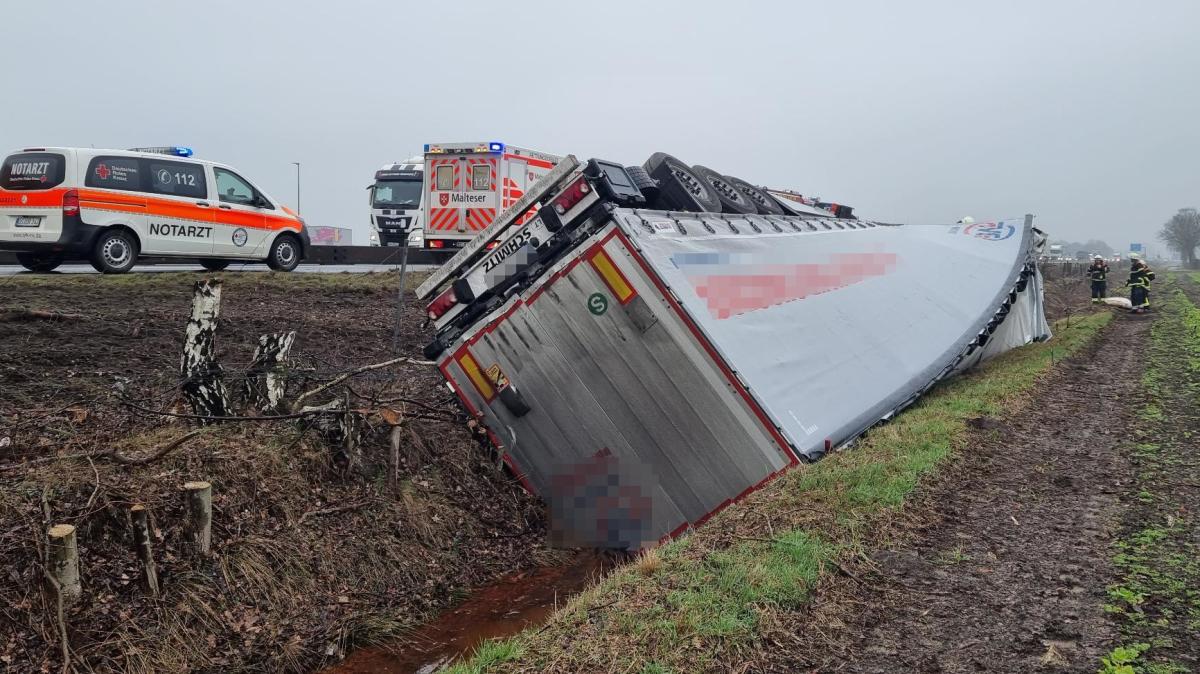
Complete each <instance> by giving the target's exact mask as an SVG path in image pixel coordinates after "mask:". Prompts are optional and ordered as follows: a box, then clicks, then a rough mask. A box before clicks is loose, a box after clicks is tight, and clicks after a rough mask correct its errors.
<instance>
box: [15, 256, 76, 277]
mask: <svg viewBox="0 0 1200 674" xmlns="http://www.w3.org/2000/svg"><path fill="white" fill-rule="evenodd" d="M64 259H66V256H65V255H63V254H62V253H17V262H20V263H21V266H22V267H24V268H26V269H28V270H29V271H36V272H38V273H42V274H44V273H46V272H48V271H54V270H55V269H57V268H58V265H60V264H62V263H63V260H64Z"/></svg>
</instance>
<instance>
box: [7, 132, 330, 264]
mask: <svg viewBox="0 0 1200 674" xmlns="http://www.w3.org/2000/svg"><path fill="white" fill-rule="evenodd" d="M192 154H193V153H192V150H191V149H190V148H186V147H153V148H134V149H132V150H97V149H94V148H54V147H41V148H26V149H23V150H18V151H15V152H13V153H11V154H9V156H8V157H7V158H5V160H4V163H3V164H0V250H5V251H14V252H16V254H17V260H18V261H19V262H20V263H21V265H22V266H24V267H25V268H26V269H29V270H30V271H36V272H48V271H51V270H53V269H54V268H56V267H58V266H59V265H60V264H62V263H63V262H64V261H67V260H80V259H83V260H87V261H89V262H91V264H92V266H93V267H95V268H96V270H97V271H100V272H103V273H107V274H120V273H124V272H127V271H129V270H130V269H132V268H133V266H134V264H135V263H136V262H137V260H138V258H139V257H151V256H152V257H170V258H188V259H192V260H196V261H198V262H199V264H200V265H201V266H203V267H204V268H205V269H208V270H210V271H219V270H221V269H224V268H225V267H226V266H228V265H229V263H230V262H233V261H245V262H251V261H253V262H264V261H265V262H266V263H267V265H268V266H270V267H271V269H274V270H276V271H292V270H293V269H295V268H296V265H297V264H299V263H300V260H301V259H303V257H304V254H305V252H306V251H307V249H308V246H309V244H310V242H309V236H308V232H307V230H306V229H305V226H304V220H303V219H301V218H300V216H299V215H297V214H296V213H295V212H294V211H292V210H291V209H289V208H288V207H286V206H284V205H283V204H282V203H280V202H279V201H278V200H277V199H274V198H272V197H271V196H270V195H268V194H267V193H266V192H264V191H263V190H261V189H259V188H258V187H256V186H255V185H254V184H253V183H251V182H250V181H249V180H247V179H246V178H244V177H242V176H241V175H240V174H239V173H238V172H237V171H236V170H235V169H233V168H232V167H229V166H226V165H224V164H218V163H215V162H210V161H202V160H198V159H194V158H192Z"/></svg>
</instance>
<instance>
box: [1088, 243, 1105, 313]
mask: <svg viewBox="0 0 1200 674" xmlns="http://www.w3.org/2000/svg"><path fill="white" fill-rule="evenodd" d="M1087 275H1088V278H1089V279H1091V280H1092V304H1099V303H1100V302H1101V301H1102V300H1103V299H1104V296H1105V295H1106V294H1107V293H1108V263H1107V262H1105V261H1104V258H1103V257H1100V256H1099V255H1097V256H1096V258H1095V259H1094V260H1092V266H1090V267H1088V269H1087Z"/></svg>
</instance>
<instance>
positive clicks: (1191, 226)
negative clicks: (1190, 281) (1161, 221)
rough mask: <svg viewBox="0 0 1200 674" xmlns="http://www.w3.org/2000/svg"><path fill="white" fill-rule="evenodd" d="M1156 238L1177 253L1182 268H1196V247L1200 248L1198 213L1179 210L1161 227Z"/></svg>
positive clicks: (1192, 209) (1187, 209)
mask: <svg viewBox="0 0 1200 674" xmlns="http://www.w3.org/2000/svg"><path fill="white" fill-rule="evenodd" d="M1158 238H1159V239H1160V240H1162V242H1163V243H1165V244H1167V247H1169V248H1170V249H1171V250H1173V251H1176V252H1177V253H1179V257H1180V258H1181V259H1182V260H1183V266H1184V267H1187V268H1188V269H1195V268H1196V247H1197V246H1200V213H1197V212H1196V209H1194V208H1181V209H1179V212H1178V213H1176V214H1175V215H1173V216H1171V219H1170V220H1167V223H1166V224H1165V225H1163V228H1162V231H1160V232H1159V233H1158Z"/></svg>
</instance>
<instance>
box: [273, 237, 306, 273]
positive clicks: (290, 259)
mask: <svg viewBox="0 0 1200 674" xmlns="http://www.w3.org/2000/svg"><path fill="white" fill-rule="evenodd" d="M299 264H300V242H299V241H298V240H297V239H296V237H294V236H292V235H291V234H280V235H279V236H277V237H275V242H274V243H272V244H271V252H270V253H269V254H268V255H267V266H268V267H270V268H271V269H274V270H275V271H292V270H293V269H295V268H296V266H297V265H299Z"/></svg>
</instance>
